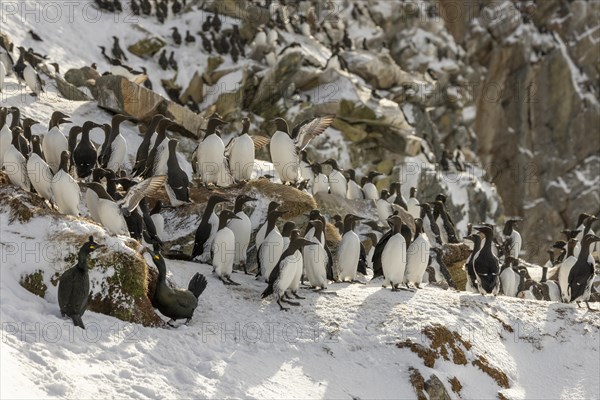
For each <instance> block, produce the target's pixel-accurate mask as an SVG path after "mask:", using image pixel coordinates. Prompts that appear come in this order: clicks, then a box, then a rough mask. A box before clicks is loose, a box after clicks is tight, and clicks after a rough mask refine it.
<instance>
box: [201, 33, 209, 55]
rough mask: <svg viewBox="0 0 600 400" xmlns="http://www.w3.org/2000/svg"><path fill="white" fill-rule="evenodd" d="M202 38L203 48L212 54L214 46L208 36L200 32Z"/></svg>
mask: <svg viewBox="0 0 600 400" xmlns="http://www.w3.org/2000/svg"><path fill="white" fill-rule="evenodd" d="M198 34H199V35H200V38H201V39H202V48H203V49H204V50H205V51H207V52H208V53H209V54H212V44H211V43H210V40H208V38H207V37H206V35H205V34H204V33H202V32H198Z"/></svg>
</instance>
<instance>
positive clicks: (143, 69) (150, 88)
mask: <svg viewBox="0 0 600 400" xmlns="http://www.w3.org/2000/svg"><path fill="white" fill-rule="evenodd" d="M141 70H142V72H143V73H144V75H146V76H148V70H147V69H146V67H141ZM144 87H145V88H146V89H148V90H152V82H151V81H150V78H146V80H145V81H144Z"/></svg>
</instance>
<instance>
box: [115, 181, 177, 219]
mask: <svg viewBox="0 0 600 400" xmlns="http://www.w3.org/2000/svg"><path fill="white" fill-rule="evenodd" d="M166 180H167V176H166V175H157V176H153V177H151V178H148V179H145V180H143V181H142V182H140V183H138V184H137V185H135V186H133V187H131V189H129V191H128V192H127V194H126V195H125V197H124V198H123V200H121V201H120V202H119V206H120V207H121V208H124V209H126V210H127V211H129V212H132V211H133V210H135V209H136V207H137V206H138V204H140V201H142V199H143V198H144V197H147V196H152V195H153V194H154V192H156V191H157V190H158V189H159V188H160V187H161V186H163V185H164V184H165V181H166Z"/></svg>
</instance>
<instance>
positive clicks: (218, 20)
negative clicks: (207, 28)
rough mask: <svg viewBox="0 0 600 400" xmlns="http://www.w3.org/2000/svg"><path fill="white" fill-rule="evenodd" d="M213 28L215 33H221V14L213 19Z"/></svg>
mask: <svg viewBox="0 0 600 400" xmlns="http://www.w3.org/2000/svg"><path fill="white" fill-rule="evenodd" d="M212 27H213V29H214V30H215V32H219V31H220V30H221V18H219V14H215V16H214V17H213V19H212Z"/></svg>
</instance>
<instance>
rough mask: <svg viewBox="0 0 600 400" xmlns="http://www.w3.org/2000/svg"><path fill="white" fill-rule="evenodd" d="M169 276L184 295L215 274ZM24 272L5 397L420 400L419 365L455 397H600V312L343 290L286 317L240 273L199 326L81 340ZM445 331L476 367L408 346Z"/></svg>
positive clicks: (98, 318) (12, 285) (7, 269)
mask: <svg viewBox="0 0 600 400" xmlns="http://www.w3.org/2000/svg"><path fill="white" fill-rule="evenodd" d="M168 267H169V269H170V271H171V272H172V274H173V275H172V277H171V278H172V279H173V280H174V282H176V283H177V284H178V285H179V286H185V285H187V280H188V279H189V278H190V277H191V276H192V275H193V273H195V272H196V271H199V272H201V273H203V274H206V275H210V274H211V269H212V267H210V266H207V265H198V264H193V263H183V262H173V261H170V262H169V263H168ZM19 269H20V265H18V264H16V263H14V262H9V263H6V262H3V267H2V279H1V281H0V282H1V290H0V293H1V304H2V344H1V346H2V347H1V349H2V357H1V358H2V382H3V384H2V385H1V387H2V397H3V398H15V397H21V398H41V397H69V398H74V397H78V398H93V397H103V398H106V397H133V398H157V397H162V398H165V397H166V398H176V397H177V398H181V397H213V398H231V397H238V398H239V397H242V398H315V397H324V398H413V397H414V396H415V393H414V391H413V388H412V387H411V385H410V383H409V379H408V375H409V371H408V369H409V368H411V367H413V368H416V369H418V370H419V371H420V372H421V374H422V375H423V376H424V377H425V378H428V377H429V375H430V374H432V373H435V374H436V375H437V376H438V377H439V378H440V379H441V380H442V381H443V382H444V383H445V385H446V387H447V388H448V391H449V392H450V393H452V392H451V391H450V384H449V383H448V379H450V378H453V377H457V378H458V380H459V381H460V382H461V384H462V386H463V389H462V391H461V392H460V396H461V397H462V398H495V397H496V396H497V393H498V392H499V391H500V392H501V393H502V394H503V395H504V396H506V398H511V399H513V398H514V399H525V398H537V399H555V398H565V399H576V398H577V399H590V398H598V396H599V395H600V391H599V385H600V380H599V379H600V378H599V376H600V368H599V365H598V360H599V354H598V345H599V341H600V336H599V330H598V329H599V326H600V315H598V314H593V313H590V312H587V311H584V310H583V309H581V310H577V309H576V307H575V306H574V305H562V304H549V303H545V302H537V301H526V300H518V299H506V298H495V299H492V298H483V297H481V296H479V295H471V294H466V293H457V292H449V291H443V290H440V289H437V288H435V287H431V286H430V287H426V288H425V289H423V290H420V291H418V292H417V293H414V294H413V293H406V292H401V293H392V292H391V291H389V290H386V289H382V288H381V287H380V286H379V284H378V283H372V284H369V285H367V286H362V285H350V284H338V285H332V287H331V289H332V290H334V291H336V292H337V295H333V294H316V293H313V292H310V291H303V292H302V294H303V295H305V296H306V297H307V299H306V300H301V303H302V306H301V307H297V308H295V307H294V308H292V309H291V310H290V311H289V312H282V311H279V307H278V306H277V305H276V304H274V303H273V302H271V301H266V300H265V301H261V300H260V293H261V292H262V290H263V289H264V283H262V282H259V281H256V280H254V278H253V277H250V276H243V275H241V274H237V275H236V276H234V279H235V280H237V281H238V282H240V283H241V284H242V285H241V286H239V287H234V288H231V287H225V286H224V285H222V284H221V283H220V282H219V281H217V280H216V279H215V278H212V277H210V278H209V285H208V289H207V290H206V291H205V293H204V294H203V295H202V296H201V299H200V305H199V308H198V309H197V310H196V313H195V316H194V319H193V320H192V322H191V324H190V325H189V326H179V327H178V328H176V329H160V328H144V327H142V326H139V325H135V324H128V323H124V322H122V321H119V320H117V319H114V318H111V317H107V316H104V315H101V314H96V313H92V312H88V313H87V314H86V315H85V316H84V320H85V322H86V325H87V330H86V331H82V330H80V329H73V327H72V324H71V322H70V321H67V320H65V319H62V318H60V316H59V310H58V306H57V304H55V303H51V302H48V301H46V300H43V299H41V298H39V297H36V296H34V295H33V294H31V293H29V292H27V291H26V290H25V289H23V288H22V287H21V286H19V285H18V283H17V279H18V276H19ZM437 324H439V325H442V326H444V327H446V328H448V329H449V330H450V331H456V332H459V333H460V337H461V338H462V339H463V340H464V341H466V342H468V343H469V344H470V345H472V347H471V348H470V349H469V350H467V349H466V348H465V347H464V346H463V345H461V344H458V349H459V350H458V351H463V352H464V354H465V357H466V362H467V364H466V365H456V364H455V363H454V362H452V361H447V360H444V359H443V357H441V356H440V355H437V356H436V358H437V361H436V362H435V365H434V368H428V367H426V366H424V361H423V360H422V359H420V358H419V357H418V356H417V355H416V354H415V353H413V352H412V351H411V350H409V349H408V348H402V349H400V348H398V347H397V344H398V343H399V342H406V341H407V340H409V341H411V342H414V343H417V344H421V345H423V346H425V347H426V348H430V347H432V348H435V347H434V346H437V345H432V344H431V341H430V339H429V338H428V336H427V335H426V334H425V332H426V330H427V328H428V327H429V328H431V327H432V326H436V325H437ZM443 337H444V336H443V334H442V336H440V337H438V339H437V340H440V338H443ZM442 342H443V340H442ZM451 342H452V341H451ZM451 346H452V344H451V343H450V344H448V349H449V351H451V350H450V348H451ZM438 350H439V349H438ZM451 354H452V353H451ZM479 358H483V359H485V360H487V362H488V363H489V365H490V366H491V367H492V368H495V369H498V370H500V371H503V372H504V373H505V374H506V375H507V377H508V383H509V388H502V387H500V386H499V385H498V383H497V382H496V380H495V379H493V378H492V377H491V376H490V375H487V374H486V373H484V372H482V371H481V370H480V369H479V368H478V367H477V366H474V365H473V364H472V362H473V361H475V360H477V359H479ZM450 359H451V360H452V359H453V356H452V355H451V356H450ZM452 396H453V397H456V398H457V397H458V395H457V394H456V393H453V394H452Z"/></svg>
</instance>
